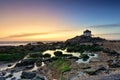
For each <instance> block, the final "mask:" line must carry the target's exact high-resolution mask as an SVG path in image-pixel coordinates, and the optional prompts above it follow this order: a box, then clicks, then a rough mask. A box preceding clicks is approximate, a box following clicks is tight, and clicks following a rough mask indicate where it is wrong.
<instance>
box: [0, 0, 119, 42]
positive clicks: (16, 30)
mask: <svg viewBox="0 0 120 80" xmlns="http://www.w3.org/2000/svg"><path fill="white" fill-rule="evenodd" d="M86 29H90V30H91V31H92V32H93V33H92V34H93V35H94V36H99V37H103V38H106V39H120V0H0V41H56V40H57V41H58V40H59V41H62V40H66V39H68V38H72V37H74V36H76V35H81V34H82V32H83V31H84V30H86Z"/></svg>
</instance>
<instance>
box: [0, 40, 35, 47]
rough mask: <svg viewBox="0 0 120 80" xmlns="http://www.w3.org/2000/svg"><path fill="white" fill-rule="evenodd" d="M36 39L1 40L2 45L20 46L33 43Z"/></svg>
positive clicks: (0, 44)
mask: <svg viewBox="0 0 120 80" xmlns="http://www.w3.org/2000/svg"><path fill="white" fill-rule="evenodd" d="M32 42H34V41H0V46H19V45H26V44H28V43H32Z"/></svg>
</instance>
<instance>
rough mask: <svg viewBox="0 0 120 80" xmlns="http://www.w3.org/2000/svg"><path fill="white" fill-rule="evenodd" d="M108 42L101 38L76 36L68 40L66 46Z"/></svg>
mask: <svg viewBox="0 0 120 80" xmlns="http://www.w3.org/2000/svg"><path fill="white" fill-rule="evenodd" d="M104 41H106V40H105V39H103V38H100V37H90V36H84V35H81V36H76V37H74V38H71V39H68V40H67V41H66V42H65V44H66V45H74V44H81V43H96V42H104Z"/></svg>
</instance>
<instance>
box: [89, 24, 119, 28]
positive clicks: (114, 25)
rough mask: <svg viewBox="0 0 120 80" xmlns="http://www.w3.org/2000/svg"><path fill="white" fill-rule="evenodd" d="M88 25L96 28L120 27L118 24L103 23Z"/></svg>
mask: <svg viewBox="0 0 120 80" xmlns="http://www.w3.org/2000/svg"><path fill="white" fill-rule="evenodd" d="M90 27H97V28H101V27H120V24H105V25H93V26H90Z"/></svg>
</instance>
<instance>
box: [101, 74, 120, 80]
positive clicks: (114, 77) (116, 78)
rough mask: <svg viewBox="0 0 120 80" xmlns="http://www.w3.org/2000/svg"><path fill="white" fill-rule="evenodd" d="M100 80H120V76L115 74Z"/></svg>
mask: <svg viewBox="0 0 120 80" xmlns="http://www.w3.org/2000/svg"><path fill="white" fill-rule="evenodd" d="M100 80H120V74H114V75H110V76H105V77H103V78H102V79H100Z"/></svg>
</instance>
